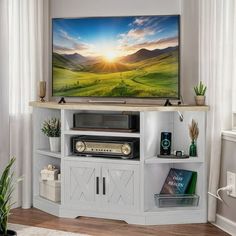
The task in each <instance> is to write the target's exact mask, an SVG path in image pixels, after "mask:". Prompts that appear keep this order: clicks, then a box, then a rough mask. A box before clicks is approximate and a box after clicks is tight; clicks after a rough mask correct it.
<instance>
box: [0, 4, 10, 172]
mask: <svg viewBox="0 0 236 236" xmlns="http://www.w3.org/2000/svg"><path fill="white" fill-rule="evenodd" d="M7 3H8V0H0V124H1V125H0V174H1V172H2V170H3V168H4V166H5V165H6V163H7V161H8V160H9V115H8V114H9V101H8V81H9V74H8V72H9V69H8V54H9V52H8V28H9V27H8V4H7Z"/></svg>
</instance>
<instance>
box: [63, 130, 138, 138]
mask: <svg viewBox="0 0 236 236" xmlns="http://www.w3.org/2000/svg"><path fill="white" fill-rule="evenodd" d="M64 134H65V135H92V136H108V137H132V138H138V137H140V133H135V132H134V133H125V132H106V131H82V130H66V131H64Z"/></svg>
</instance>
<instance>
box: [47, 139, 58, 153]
mask: <svg viewBox="0 0 236 236" xmlns="http://www.w3.org/2000/svg"><path fill="white" fill-rule="evenodd" d="M49 144H50V151H51V152H60V151H61V138H60V137H49Z"/></svg>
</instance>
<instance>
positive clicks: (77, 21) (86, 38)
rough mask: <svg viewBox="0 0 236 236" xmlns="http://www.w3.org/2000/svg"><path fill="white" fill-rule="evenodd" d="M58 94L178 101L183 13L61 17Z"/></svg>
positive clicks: (57, 23) (55, 71) (55, 53)
mask: <svg viewBox="0 0 236 236" xmlns="http://www.w3.org/2000/svg"><path fill="white" fill-rule="evenodd" d="M52 28H53V30H52V31H53V36H52V37H53V39H52V42H53V49H52V81H53V82H52V95H53V96H60V97H122V98H159V99H161V98H169V99H178V98H179V94H180V89H179V88H180V86H179V84H180V79H179V77H180V72H179V68H180V66H179V65H180V60H179V58H180V57H179V54H180V51H179V43H180V40H179V39H180V36H179V35H180V30H179V28H180V16H179V15H168V16H163V15H160V16H125V17H123V16H122V17H86V18H55V19H53V20H52Z"/></svg>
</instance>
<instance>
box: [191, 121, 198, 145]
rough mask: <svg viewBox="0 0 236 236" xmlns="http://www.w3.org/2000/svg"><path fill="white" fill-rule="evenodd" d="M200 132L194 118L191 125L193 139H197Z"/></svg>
mask: <svg viewBox="0 0 236 236" xmlns="http://www.w3.org/2000/svg"><path fill="white" fill-rule="evenodd" d="M198 134H199V128H198V123H197V122H196V121H195V120H194V119H192V123H191V125H189V136H190V138H191V140H193V141H196V140H197V138H198Z"/></svg>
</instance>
